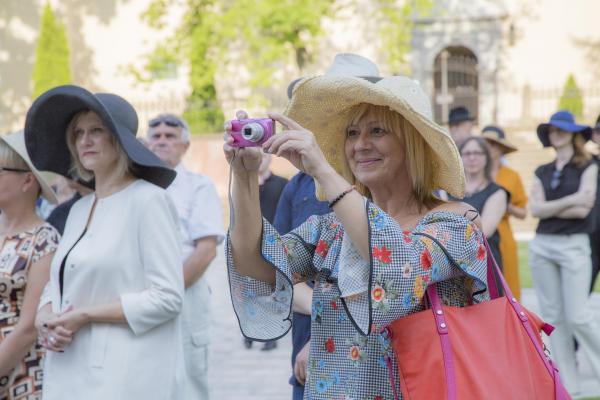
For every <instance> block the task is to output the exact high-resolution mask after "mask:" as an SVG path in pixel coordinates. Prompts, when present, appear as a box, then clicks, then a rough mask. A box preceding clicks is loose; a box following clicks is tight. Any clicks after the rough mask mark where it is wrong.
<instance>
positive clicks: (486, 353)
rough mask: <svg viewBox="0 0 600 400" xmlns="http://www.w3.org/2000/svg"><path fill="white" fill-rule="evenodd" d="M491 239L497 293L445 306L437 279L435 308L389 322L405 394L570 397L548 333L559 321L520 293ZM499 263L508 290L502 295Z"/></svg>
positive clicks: (527, 399)
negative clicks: (550, 352) (546, 340)
mask: <svg viewBox="0 0 600 400" xmlns="http://www.w3.org/2000/svg"><path fill="white" fill-rule="evenodd" d="M485 244H486V248H487V254H488V288H489V291H490V296H491V298H492V300H490V301H486V302H483V303H480V304H475V305H470V306H467V307H450V306H445V305H442V303H441V301H440V299H439V297H438V294H437V292H436V288H435V285H431V286H430V287H429V288H428V289H427V296H428V299H429V303H430V309H428V310H425V311H421V312H419V313H415V314H412V315H409V316H406V317H403V318H400V319H398V320H396V321H394V322H392V323H391V324H390V325H389V326H388V327H387V328H385V332H384V334H387V335H388V338H389V339H390V341H391V345H392V347H393V350H394V353H395V355H396V359H397V361H398V374H399V379H400V387H401V390H402V396H403V398H404V400H442V399H447V400H471V399H473V400H475V399H477V400H480V399H486V400H495V399H498V400H500V399H502V400H506V399H523V400H534V399H542V400H548V399H557V400H567V399H570V396H569V394H568V393H567V391H566V390H565V389H564V387H563V385H562V384H561V382H560V377H559V374H558V371H557V369H556V368H555V366H554V364H553V363H552V360H551V359H550V358H549V357H548V356H547V354H546V353H545V351H544V347H543V346H544V345H543V343H542V339H541V335H540V332H541V331H544V332H546V333H547V334H550V333H551V332H552V329H553V328H552V327H551V326H550V325H547V324H544V323H543V322H542V321H541V320H540V319H539V317H537V316H536V315H535V314H533V313H531V312H529V311H527V310H526V309H525V308H523V307H522V306H521V305H520V304H519V302H518V301H517V300H516V299H515V298H514V297H513V295H512V293H511V291H510V288H509V287H508V285H507V284H506V281H505V280H504V278H503V277H502V273H501V271H500V268H498V266H497V264H496V263H495V261H494V260H493V257H492V255H491V251H490V249H489V245H488V244H487V242H486V243H485ZM438 245H439V246H441V244H440V243H438ZM442 249H443V247H442ZM447 256H448V258H449V259H450V260H452V259H451V258H450V257H449V254H447ZM494 270H495V271H496V273H497V275H496V276H497V277H499V280H500V283H501V284H502V287H503V289H504V293H505V296H504V297H500V296H498V289H497V286H496V284H495V279H494ZM388 366H389V367H391V363H388ZM390 371H391V369H390ZM390 380H392V381H393V380H394V376H393V375H392V374H390ZM392 387H394V388H395V387H396V386H395V385H394V382H392ZM394 390H395V389H394ZM395 397H396V399H397V398H398V396H397V394H395Z"/></svg>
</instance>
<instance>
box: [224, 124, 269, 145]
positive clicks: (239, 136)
mask: <svg viewBox="0 0 600 400" xmlns="http://www.w3.org/2000/svg"><path fill="white" fill-rule="evenodd" d="M229 122H230V123H231V136H233V144H232V145H231V146H232V147H255V146H260V145H262V144H263V143H264V142H266V141H267V140H268V139H269V138H270V137H271V136H273V135H274V134H275V121H273V120H272V119H271V118H251V119H233V120H231V121H229Z"/></svg>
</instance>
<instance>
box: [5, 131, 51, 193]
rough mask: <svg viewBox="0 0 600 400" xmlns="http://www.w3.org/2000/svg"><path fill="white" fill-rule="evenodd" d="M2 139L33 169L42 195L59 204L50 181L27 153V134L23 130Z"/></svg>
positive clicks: (32, 171)
mask: <svg viewBox="0 0 600 400" xmlns="http://www.w3.org/2000/svg"><path fill="white" fill-rule="evenodd" d="M0 139H1V140H3V141H4V143H6V144H7V145H8V146H9V147H10V148H11V149H13V150H14V151H15V152H16V153H17V154H18V155H19V156H20V157H21V158H22V159H23V160H24V161H25V163H26V164H27V166H28V167H29V169H30V170H31V173H32V174H33V176H35V179H36V180H37V182H38V184H39V185H40V188H41V189H42V196H43V197H44V198H45V199H46V200H48V201H49V202H50V203H52V204H57V203H58V199H57V198H56V194H55V193H54V190H52V188H51V187H50V185H49V184H48V182H46V178H45V177H44V176H43V175H42V173H41V172H40V171H38V170H37V168H35V167H34V166H33V163H32V162H31V159H30V158H29V154H27V149H26V148H25V135H24V134H23V131H18V132H15V133H11V134H9V135H3V136H0Z"/></svg>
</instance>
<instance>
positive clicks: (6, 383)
mask: <svg viewBox="0 0 600 400" xmlns="http://www.w3.org/2000/svg"><path fill="white" fill-rule="evenodd" d="M40 195H42V196H44V197H45V198H46V199H47V200H48V201H49V202H51V203H56V196H55V195H54V192H53V191H52V189H51V188H50V186H49V185H48V184H47V183H46V182H45V181H44V178H43V177H42V176H41V175H40V173H39V172H38V171H37V170H36V169H35V167H34V166H33V164H32V163H31V161H30V160H29V156H28V155H27V151H26V149H25V141H24V140H23V132H22V131H21V132H17V133H13V134H10V135H7V136H0V210H1V213H0V399H2V400H5V399H15V398H19V399H27V400H34V399H41V396H42V376H41V374H40V369H41V368H42V362H43V357H44V349H43V348H42V346H41V345H40V343H38V342H37V337H38V335H37V330H36V329H35V326H34V320H35V315H36V310H37V307H38V302H39V299H40V295H41V293H42V290H43V289H44V286H45V285H46V283H47V282H48V273H49V270H50V261H51V260H52V255H53V254H54V252H55V251H56V247H57V246H58V240H59V234H58V232H57V231H56V229H54V228H53V227H52V226H51V225H49V224H47V223H45V222H44V221H43V220H41V219H40V218H39V217H38V216H37V214H36V212H35V203H36V200H37V199H38V197H39V196H40Z"/></svg>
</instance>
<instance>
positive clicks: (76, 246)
mask: <svg viewBox="0 0 600 400" xmlns="http://www.w3.org/2000/svg"><path fill="white" fill-rule="evenodd" d="M136 132H137V115H136V112H135V110H134V109H133V107H132V106H131V105H130V104H129V103H127V102H126V101H125V100H124V99H122V98H121V97H119V96H116V95H114V94H106V93H98V94H92V93H90V92H88V91H87V90H85V89H83V88H80V87H77V86H61V87H58V88H54V89H52V90H50V91H48V92H46V93H44V94H42V95H41V96H40V97H39V98H38V99H37V100H36V101H35V102H34V103H33V105H32V106H31V108H30V110H29V112H28V113H27V118H26V122H25V138H26V143H27V150H28V152H29V154H30V156H31V158H32V160H33V163H34V164H35V165H36V166H37V167H38V168H41V169H45V170H50V171H53V172H56V173H58V174H60V175H63V176H66V177H69V178H73V179H82V180H84V181H87V182H88V184H89V185H90V186H92V185H93V186H95V192H94V193H92V194H89V195H87V196H84V197H83V198H81V199H80V200H79V201H77V202H76V203H75V204H74V205H73V207H72V208H71V211H70V213H69V217H68V219H67V223H66V225H65V230H64V235H63V238H62V240H61V242H60V245H59V247H58V249H57V251H56V254H55V257H54V259H53V260H52V265H51V270H50V282H49V285H48V287H47V291H46V292H45V295H44V296H43V297H42V299H41V301H40V310H39V312H38V317H37V320H36V325H37V326H38V329H39V332H40V335H41V337H42V338H43V339H44V341H45V346H46V348H47V349H48V350H50V351H49V352H48V353H47V356H46V361H45V365H44V391H43V395H44V399H45V400H53V399H61V400H65V399H156V400H163V399H175V398H178V397H177V390H178V388H179V387H181V382H180V381H179V378H180V377H181V376H182V375H181V373H182V368H183V358H182V344H181V335H180V330H179V320H178V318H177V316H178V314H179V312H180V309H181V305H182V300H183V271H182V267H181V263H180V262H179V260H180V259H181V258H180V256H179V252H180V248H179V241H178V231H177V229H178V225H177V224H178V222H177V214H176V211H175V209H174V207H173V205H172V204H171V202H170V200H169V196H168V195H167V193H166V191H165V190H164V188H165V187H167V186H168V185H169V184H170V183H171V181H172V180H173V178H174V177H175V172H174V171H173V170H171V169H170V168H167V167H165V166H164V165H163V164H162V163H161V161H160V160H159V159H158V158H157V157H156V156H155V155H154V154H153V153H152V152H150V150H148V149H146V148H145V147H144V146H143V144H141V143H140V142H139V141H138V140H137V139H136V137H135V134H136Z"/></svg>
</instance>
